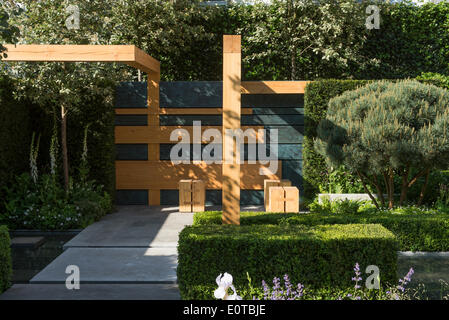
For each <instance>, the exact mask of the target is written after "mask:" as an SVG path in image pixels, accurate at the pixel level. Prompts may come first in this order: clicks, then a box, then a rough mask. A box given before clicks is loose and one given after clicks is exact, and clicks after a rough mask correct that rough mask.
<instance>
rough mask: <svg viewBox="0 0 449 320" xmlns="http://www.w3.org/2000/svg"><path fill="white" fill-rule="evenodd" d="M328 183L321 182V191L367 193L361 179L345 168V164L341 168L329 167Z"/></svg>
mask: <svg viewBox="0 0 449 320" xmlns="http://www.w3.org/2000/svg"><path fill="white" fill-rule="evenodd" d="M328 172H329V174H328V180H329V183H328V184H320V185H319V188H320V192H321V193H365V189H364V188H363V184H362V182H361V181H360V179H359V178H358V177H356V176H354V175H352V174H350V173H349V172H348V170H345V168H344V167H343V166H341V167H339V168H336V169H334V168H332V167H331V168H329V170H328Z"/></svg>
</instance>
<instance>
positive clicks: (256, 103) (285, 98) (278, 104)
mask: <svg viewBox="0 0 449 320" xmlns="http://www.w3.org/2000/svg"><path fill="white" fill-rule="evenodd" d="M242 107H243V108H303V107H304V95H303V94H242Z"/></svg>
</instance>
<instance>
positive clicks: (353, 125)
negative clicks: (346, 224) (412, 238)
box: [315, 80, 449, 208]
mask: <svg viewBox="0 0 449 320" xmlns="http://www.w3.org/2000/svg"><path fill="white" fill-rule="evenodd" d="M315 148H316V150H317V151H318V152H319V153H320V154H321V155H322V156H324V157H325V159H326V160H327V162H328V163H329V164H332V165H333V166H339V165H344V167H345V168H347V169H348V170H349V171H351V172H352V173H354V174H356V175H357V176H358V177H359V178H360V179H361V181H362V182H363V185H364V187H365V190H366V192H367V193H368V194H369V196H370V198H371V199H372V201H373V202H374V204H375V205H376V206H377V207H379V203H378V202H377V201H376V199H375V198H374V197H373V195H372V194H371V192H370V191H369V190H368V188H367V185H368V184H370V185H372V186H374V187H375V189H376V191H377V194H378V199H379V200H380V202H381V204H382V206H386V199H384V193H386V194H387V197H388V207H389V208H392V207H393V206H394V183H393V181H394V177H395V176H399V177H400V178H401V181H402V183H401V192H400V200H399V204H400V205H402V204H403V203H404V201H405V200H406V197H407V191H408V189H409V188H410V187H411V186H412V185H413V184H414V183H415V182H416V181H417V180H418V178H420V177H422V176H424V177H425V180H424V183H423V185H422V188H421V193H420V197H419V200H418V205H420V204H421V203H422V200H423V197H424V192H425V191H426V187H427V181H428V177H429V173H430V172H431V171H432V170H437V169H445V168H447V167H448V163H449V91H447V90H445V89H442V88H439V87H436V86H434V85H430V84H423V83H420V82H417V81H414V80H402V81H398V82H388V81H377V82H372V83H370V84H368V85H366V86H364V87H361V88H358V89H356V90H353V91H347V92H345V93H343V94H342V95H341V96H338V97H335V98H333V99H331V100H330V102H329V108H328V111H327V116H326V118H325V119H323V120H322V121H321V122H320V123H319V125H318V128H317V138H316V139H315Z"/></svg>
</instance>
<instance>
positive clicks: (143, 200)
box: [115, 190, 148, 205]
mask: <svg viewBox="0 0 449 320" xmlns="http://www.w3.org/2000/svg"><path fill="white" fill-rule="evenodd" d="M115 194H116V204H118V205H148V190H117V191H116V192H115Z"/></svg>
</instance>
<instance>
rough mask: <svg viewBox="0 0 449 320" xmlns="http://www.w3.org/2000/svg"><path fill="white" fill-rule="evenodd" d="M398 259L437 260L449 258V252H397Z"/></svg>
mask: <svg viewBox="0 0 449 320" xmlns="http://www.w3.org/2000/svg"><path fill="white" fill-rule="evenodd" d="M398 256H399V257H429V258H430V257H434V258H436V257H438V258H449V251H437V252H432V251H415V252H413V251H398Z"/></svg>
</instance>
